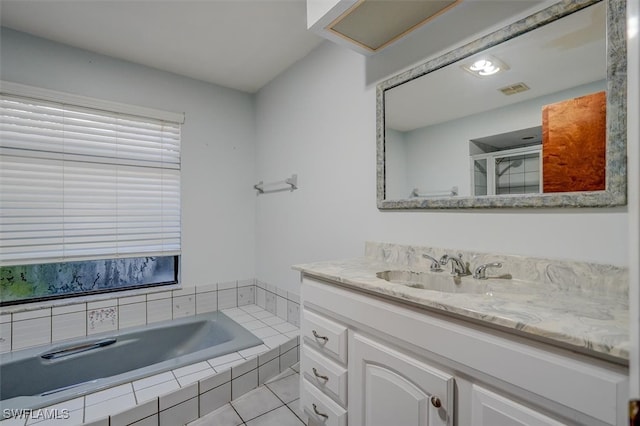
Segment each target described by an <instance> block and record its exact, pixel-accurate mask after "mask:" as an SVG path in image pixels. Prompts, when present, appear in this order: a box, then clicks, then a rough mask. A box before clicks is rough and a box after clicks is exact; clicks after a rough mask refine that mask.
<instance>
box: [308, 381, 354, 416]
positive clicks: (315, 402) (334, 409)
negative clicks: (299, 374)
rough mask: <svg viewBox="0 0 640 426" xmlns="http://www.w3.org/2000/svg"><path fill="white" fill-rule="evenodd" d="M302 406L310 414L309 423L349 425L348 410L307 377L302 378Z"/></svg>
mask: <svg viewBox="0 0 640 426" xmlns="http://www.w3.org/2000/svg"><path fill="white" fill-rule="evenodd" d="M300 407H301V408H302V410H303V411H304V413H305V414H306V415H308V416H309V425H322V426H346V425H347V411H346V410H345V409H344V408H342V407H340V406H339V405H338V404H336V403H335V402H334V401H333V400H331V398H329V397H328V396H327V395H325V394H323V393H322V392H321V391H320V390H319V389H318V388H316V387H315V386H314V385H312V384H311V383H310V382H309V381H307V380H306V379H302V390H301V392H300Z"/></svg>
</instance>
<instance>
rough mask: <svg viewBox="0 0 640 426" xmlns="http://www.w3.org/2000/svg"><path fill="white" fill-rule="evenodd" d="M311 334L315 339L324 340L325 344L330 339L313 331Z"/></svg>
mask: <svg viewBox="0 0 640 426" xmlns="http://www.w3.org/2000/svg"><path fill="white" fill-rule="evenodd" d="M311 333H312V334H313V337H315V338H316V339H318V340H324V342H325V343H327V342H328V341H329V338H328V337H327V336H321V335H319V334H318V332H317V331H315V330H311Z"/></svg>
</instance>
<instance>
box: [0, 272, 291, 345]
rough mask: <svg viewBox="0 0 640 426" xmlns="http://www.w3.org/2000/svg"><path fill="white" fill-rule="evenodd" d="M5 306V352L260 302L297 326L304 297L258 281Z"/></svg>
mask: <svg viewBox="0 0 640 426" xmlns="http://www.w3.org/2000/svg"><path fill="white" fill-rule="evenodd" d="M149 290H150V291H148V292H147V293H142V294H141V293H140V291H133V292H131V291H127V292H123V293H111V294H110V295H106V296H105V295H99V296H94V297H81V298H77V299H69V300H64V301H63V300H57V301H50V302H48V303H33V304H24V305H15V306H8V307H3V308H0V353H2V352H10V351H12V350H20V349H26V348H29V347H33V346H39V345H46V344H51V343H57V342H61V341H64V340H66V339H73V338H78V337H83V336H88V335H92V334H96V333H101V332H106V331H116V330H120V329H124V328H128V327H136V326H141V325H145V324H151V323H155V322H159V321H166V320H171V319H175V318H181V317H185V316H192V315H196V314H200V313H205V312H213V311H217V310H222V309H228V308H235V307H238V306H247V305H253V304H256V305H258V306H260V307H262V308H264V309H266V310H267V311H269V312H270V313H272V314H273V315H277V316H278V317H280V318H282V319H283V320H285V321H287V322H289V323H291V324H292V325H295V326H296V327H298V326H299V324H300V297H299V296H298V295H296V294H294V293H291V292H286V291H283V290H282V289H279V288H277V287H276V286H274V285H271V284H267V283H264V282H262V281H258V280H256V279H253V278H251V279H244V280H237V281H228V282H222V283H217V284H207V285H198V286H195V287H185V288H181V289H177V288H176V289H172V290H163V291H158V288H154V289H149Z"/></svg>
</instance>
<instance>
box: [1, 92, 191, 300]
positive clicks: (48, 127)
mask: <svg viewBox="0 0 640 426" xmlns="http://www.w3.org/2000/svg"><path fill="white" fill-rule="evenodd" d="M1 87H2V94H1V95H0V267H1V268H2V273H1V274H0V278H2V285H3V286H4V285H8V283H7V282H6V279H5V278H6V275H7V271H9V270H10V268H14V269H15V268H16V267H18V266H20V267H22V268H23V269H21V271H22V272H21V273H23V274H24V273H25V271H27V270H29V271H33V270H35V269H39V270H42V268H43V267H42V265H44V264H57V265H67V269H68V267H69V265H83V264H84V265H85V266H83V267H84V268H85V271H86V268H87V266H86V265H88V264H90V263H91V264H95V263H96V262H97V261H98V263H100V262H102V263H104V262H105V261H107V260H108V261H113V262H115V264H118V265H119V266H118V267H116V270H118V268H120V269H122V270H123V271H126V270H127V269H128V270H133V269H136V268H139V267H141V265H142V264H144V265H147V266H146V267H148V265H149V264H150V263H149V262H151V263H153V262H156V261H159V262H160V263H162V264H163V265H165V266H164V267H165V269H166V265H168V263H167V261H166V260H164V261H163V260H161V259H162V258H169V259H172V258H174V257H176V256H178V255H179V254H180V220H181V219H180V130H181V122H182V120H183V116H182V115H181V114H173V113H163V112H160V111H155V110H148V109H145V108H138V107H131V106H126V105H121V104H115V103H111V102H102V101H99V100H92V99H88V98H80V97H75V96H70V95H65V94H61V93H56V92H50V91H45V90H39V89H34V88H29V87H26V86H21V85H14V84H11V83H6V82H2V86H1ZM134 259H138V260H134ZM145 259H146V260H145ZM169 263H171V264H172V265H173V264H175V263H176V262H169ZM26 265H33V266H32V267H27V266H26ZM38 265H39V266H38ZM126 265H128V266H126ZM132 265H137V266H135V267H134V266H132ZM114 267H115V266H114ZM24 268H26V269H24ZM98 268H99V269H100V268H102V269H101V270H104V268H105V267H104V266H100V267H98ZM50 269H51V265H50ZM58 269H61V268H58ZM62 269H64V268H62ZM165 272H166V271H165ZM32 273H35V272H32ZM9 275H10V276H12V277H13V278H14V279H16V274H13V273H12V274H9ZM44 275H46V276H47V277H48V278H47V283H40V284H39V285H40V286H43V285H50V284H51V282H52V281H54V279H53V278H52V275H51V273H48V274H44ZM71 275H72V276H73V274H71ZM117 275H118V276H119V279H118V281H125V282H126V281H127V278H124V277H123V276H122V274H117ZM174 275H175V274H174ZM58 278H59V277H58ZM58 278H56V279H55V280H57V279H58ZM76 278H77V277H76ZM102 278H104V273H103V275H102ZM147 278H148V277H147ZM65 280H66V281H68V279H67V278H65V279H64V280H63V281H65ZM112 281H113V280H112ZM146 281H149V280H148V279H146ZM151 281H153V280H151ZM67 284H68V283H67ZM111 284H115V283H111ZM120 284H122V282H121V283H120ZM145 284H153V283H149V282H145ZM108 285H109V283H105V284H104V286H105V287H104V288H103V290H104V289H106V288H107V287H106V286H108ZM137 285H140V284H137ZM85 287H86V286H83V289H86V288H85ZM0 289H1V290H5V291H6V290H7V288H6V287H3V288H0ZM94 290H95V289H94ZM5 291H3V293H5ZM21 291H24V289H22V290H21ZM4 299H5V295H4V294H3V296H2V300H3V301H4Z"/></svg>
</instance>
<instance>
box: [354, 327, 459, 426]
mask: <svg viewBox="0 0 640 426" xmlns="http://www.w3.org/2000/svg"><path fill="white" fill-rule="evenodd" d="M350 340H351V341H350V342H349V346H350V352H349V359H350V361H349V395H348V397H349V401H350V402H349V425H350V426H389V425H403V426H413V425H415V426H418V425H420V426H436V425H437V426H443V425H452V424H453V385H454V381H453V377H452V376H451V375H449V374H446V373H444V372H442V371H440V370H437V369H435V368H433V367H431V366H429V365H427V364H425V363H423V362H422V361H420V360H418V359H416V358H413V357H411V356H408V355H407V354H404V353H402V352H399V351H397V350H395V349H392V348H391V347H389V346H388V345H386V344H382V343H380V342H377V341H374V340H372V339H369V338H368V337H365V336H362V335H360V334H357V333H353V334H352V335H351V336H350Z"/></svg>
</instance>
